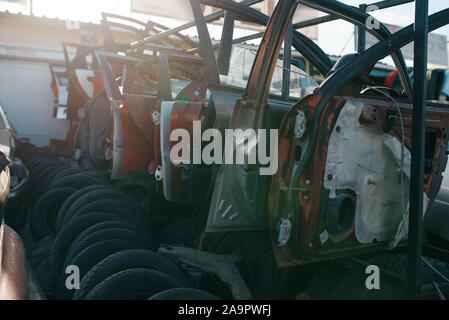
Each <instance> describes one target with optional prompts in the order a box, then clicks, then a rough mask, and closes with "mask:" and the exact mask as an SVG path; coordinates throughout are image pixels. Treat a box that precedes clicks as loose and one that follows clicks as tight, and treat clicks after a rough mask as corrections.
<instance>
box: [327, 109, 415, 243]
mask: <svg viewBox="0 0 449 320" xmlns="http://www.w3.org/2000/svg"><path fill="white" fill-rule="evenodd" d="M363 107H364V104H363V103H362V102H359V101H347V102H346V104H345V106H344V107H343V109H342V110H341V112H340V115H339V118H338V120H337V123H336V125H335V127H334V129H333V132H332V134H331V137H330V140H329V146H328V153H327V159H326V168H325V174H324V186H325V188H326V189H329V190H330V197H331V198H333V197H335V196H336V191H337V190H343V189H350V190H352V191H353V192H354V193H355V194H356V215H355V232H356V237H357V239H358V241H359V242H360V243H371V242H373V241H374V240H377V241H383V240H391V239H393V238H394V237H395V234H396V233H397V231H398V226H399V224H400V223H401V220H402V213H403V212H402V206H401V199H402V195H401V194H402V192H403V197H404V199H403V201H404V211H405V210H406V209H407V204H408V202H409V184H410V159H411V158H410V152H409V150H408V149H407V148H404V162H403V170H402V171H403V173H404V176H403V184H404V185H403V186H401V154H402V143H401V142H400V141H399V140H398V139H397V138H395V137H393V136H391V135H388V134H383V133H380V132H375V131H373V130H370V129H368V128H366V127H364V126H362V125H361V124H360V123H359V117H360V114H361V112H362V109H363ZM337 127H339V130H338V131H339V132H337V130H336V128H337ZM329 177H331V179H329ZM402 190H403V191H402Z"/></svg>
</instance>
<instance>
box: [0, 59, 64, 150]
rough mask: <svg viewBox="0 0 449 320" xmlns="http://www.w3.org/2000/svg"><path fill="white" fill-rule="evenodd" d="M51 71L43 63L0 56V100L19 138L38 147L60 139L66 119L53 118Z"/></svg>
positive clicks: (62, 136) (62, 135)
mask: <svg viewBox="0 0 449 320" xmlns="http://www.w3.org/2000/svg"><path fill="white" fill-rule="evenodd" d="M50 83H51V74H50V68H49V66H48V64H46V63H39V62H27V61H19V60H12V59H0V103H1V105H2V106H3V109H4V110H5V112H6V114H7V117H8V119H9V121H10V122H11V123H12V125H13V126H14V127H15V129H16V130H17V133H18V135H19V137H20V138H30V139H31V142H32V143H34V144H35V145H38V146H46V145H48V144H49V139H50V138H55V139H64V138H65V135H66V133H67V130H68V126H69V124H68V121H67V120H58V119H56V118H53V116H52V112H53V94H52V92H51V89H50Z"/></svg>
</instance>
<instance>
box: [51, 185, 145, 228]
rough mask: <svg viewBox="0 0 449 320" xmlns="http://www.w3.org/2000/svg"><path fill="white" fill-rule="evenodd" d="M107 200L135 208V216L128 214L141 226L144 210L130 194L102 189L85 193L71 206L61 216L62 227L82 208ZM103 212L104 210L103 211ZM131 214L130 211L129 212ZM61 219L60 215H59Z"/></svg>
mask: <svg viewBox="0 0 449 320" xmlns="http://www.w3.org/2000/svg"><path fill="white" fill-rule="evenodd" d="M105 199H111V200H123V201H125V202H126V203H128V204H129V205H130V206H133V207H134V208H133V209H135V210H136V212H135V213H133V214H128V216H129V217H131V218H133V219H134V218H136V219H135V220H133V221H136V222H138V223H139V224H140V223H142V219H143V215H142V212H141V211H142V210H141V208H140V207H139V204H138V203H137V202H136V201H135V200H134V199H133V198H132V197H130V196H129V195H128V194H126V193H124V192H121V191H118V190H115V189H112V188H102V189H100V190H94V191H91V192H87V193H85V194H84V195H83V196H81V197H79V198H78V199H77V200H76V201H75V202H74V203H73V204H72V205H71V206H70V208H69V209H68V210H67V211H66V212H65V213H64V214H63V216H61V218H60V219H63V220H62V225H64V224H66V223H67V222H68V221H70V219H71V217H72V216H73V215H74V214H75V213H77V212H78V211H79V210H80V209H81V208H82V207H84V206H85V205H89V204H91V203H93V202H95V201H100V200H105ZM102 211H103V210H102ZM127 212H129V210H127ZM58 218H59V214H58Z"/></svg>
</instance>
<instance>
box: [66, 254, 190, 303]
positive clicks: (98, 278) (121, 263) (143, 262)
mask: <svg viewBox="0 0 449 320" xmlns="http://www.w3.org/2000/svg"><path fill="white" fill-rule="evenodd" d="M133 268H145V269H152V270H156V271H159V272H162V273H165V274H167V275H168V276H170V277H171V278H173V279H175V280H177V281H178V282H179V283H180V284H181V285H183V286H189V285H190V284H189V281H188V279H187V277H186V276H185V274H184V272H183V271H182V270H181V269H179V268H178V266H177V265H176V264H175V263H174V262H173V261H172V260H170V259H169V258H168V257H166V256H164V255H161V254H159V253H156V252H152V251H149V250H139V249H136V250H125V251H121V252H117V253H115V254H113V255H110V256H109V257H107V258H105V259H103V260H102V261H101V262H99V263H97V264H96V265H95V266H94V267H93V268H92V269H90V270H89V272H88V273H87V274H86V275H85V276H84V277H83V278H82V279H81V283H80V290H77V291H76V292H75V294H74V296H73V299H75V300H82V299H84V298H85V297H86V296H87V295H88V294H89V292H90V291H91V290H93V288H94V287H95V286H96V285H97V284H99V283H100V282H102V281H103V280H105V279H106V278H108V277H110V276H112V275H113V274H115V273H117V272H120V271H123V270H127V269H133Z"/></svg>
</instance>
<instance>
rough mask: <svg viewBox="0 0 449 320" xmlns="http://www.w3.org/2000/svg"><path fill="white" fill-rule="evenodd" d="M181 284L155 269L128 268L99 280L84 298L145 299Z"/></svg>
mask: <svg viewBox="0 0 449 320" xmlns="http://www.w3.org/2000/svg"><path fill="white" fill-rule="evenodd" d="M180 286H181V285H180V283H179V282H177V281H176V280H174V279H172V278H170V277H169V276H167V275H165V274H163V273H161V272H159V271H155V270H150V269H142V268H136V269H128V270H124V271H121V272H118V273H116V274H114V275H112V276H110V277H108V278H107V279H105V280H103V281H102V282H100V283H99V284H98V285H97V286H95V288H94V289H93V290H92V291H91V292H89V294H88V295H87V296H86V300H123V299H126V300H135V299H147V298H148V297H151V296H153V295H155V294H156V293H158V292H161V291H165V290H168V289H171V288H179V287H180Z"/></svg>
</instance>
